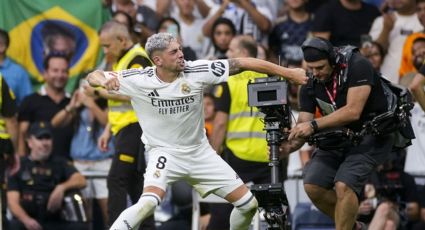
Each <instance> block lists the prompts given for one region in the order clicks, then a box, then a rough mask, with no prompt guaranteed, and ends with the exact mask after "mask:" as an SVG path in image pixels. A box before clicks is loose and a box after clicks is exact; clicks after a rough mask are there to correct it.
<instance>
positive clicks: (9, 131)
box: [0, 74, 18, 228]
mask: <svg viewBox="0 0 425 230" xmlns="http://www.w3.org/2000/svg"><path fill="white" fill-rule="evenodd" d="M0 93H1V95H0V186H1V187H0V191H1V199H2V200H1V202H2V204H3V205H2V210H1V218H2V220H3V221H2V222H3V223H5V222H6V218H5V217H6V207H7V206H6V192H5V191H6V185H5V173H6V168H7V166H9V167H11V166H13V165H14V164H15V156H14V154H15V149H16V146H17V140H18V121H17V118H16V113H17V108H16V103H15V95H14V94H13V92H12V90H10V89H9V86H8V85H7V84H6V81H5V80H4V78H3V76H2V75H1V74H0ZM2 222H0V224H1V223H2ZM1 227H2V226H1V225H0V228H1Z"/></svg>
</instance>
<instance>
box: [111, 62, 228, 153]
mask: <svg viewBox="0 0 425 230" xmlns="http://www.w3.org/2000/svg"><path fill="white" fill-rule="evenodd" d="M105 73H106V75H107V77H109V75H115V76H116V75H118V79H119V82H120V89H119V91H118V93H119V94H123V95H127V96H129V97H131V104H132V105H133V108H134V110H135V111H136V114H137V117H138V119H139V123H140V126H141V127H142V130H143V135H142V141H143V143H145V145H148V146H150V147H156V146H161V147H171V148H188V147H192V146H195V145H200V144H201V143H202V142H203V141H207V137H206V134H205V129H204V116H203V111H204V110H203V89H204V88H205V86H207V85H211V84H217V83H220V82H223V81H226V80H227V78H228V77H229V64H228V61H227V60H216V61H207V60H198V61H193V62H191V61H186V66H185V68H184V71H183V72H182V73H180V74H179V76H178V77H177V79H176V80H175V81H173V82H171V83H168V82H163V81H161V80H160V79H159V78H158V76H157V75H156V67H155V66H154V67H147V68H145V69H129V70H123V71H119V72H115V73H114V72H105Z"/></svg>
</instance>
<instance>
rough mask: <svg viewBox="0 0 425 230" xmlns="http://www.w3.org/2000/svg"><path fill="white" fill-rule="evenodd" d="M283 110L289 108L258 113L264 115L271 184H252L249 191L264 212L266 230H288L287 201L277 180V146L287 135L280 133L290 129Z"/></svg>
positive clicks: (282, 187) (282, 185)
mask: <svg viewBox="0 0 425 230" xmlns="http://www.w3.org/2000/svg"><path fill="white" fill-rule="evenodd" d="M282 110H283V111H282ZM285 110H289V107H287V106H283V107H280V106H279V108H278V109H276V108H260V111H261V112H263V113H265V114H266V116H265V118H264V125H265V127H264V130H266V139H267V144H268V146H269V147H270V157H269V159H270V161H269V166H270V170H271V183H270V184H254V185H252V186H251V191H252V193H253V194H254V195H255V198H257V200H258V205H259V209H260V210H264V211H265V213H264V218H265V220H266V222H267V224H268V227H267V229H268V230H289V229H290V225H289V221H288V213H287V210H288V207H289V205H288V199H287V197H286V193H285V188H284V184H283V183H282V182H280V178H279V177H280V176H279V175H280V172H281V167H280V161H279V146H280V144H281V142H282V140H284V139H286V138H287V134H285V133H283V132H282V128H284V127H290V117H283V119H282V114H288V116H289V114H290V113H289V112H288V111H285ZM282 120H283V121H284V122H282ZM285 121H287V122H285ZM282 123H283V124H282Z"/></svg>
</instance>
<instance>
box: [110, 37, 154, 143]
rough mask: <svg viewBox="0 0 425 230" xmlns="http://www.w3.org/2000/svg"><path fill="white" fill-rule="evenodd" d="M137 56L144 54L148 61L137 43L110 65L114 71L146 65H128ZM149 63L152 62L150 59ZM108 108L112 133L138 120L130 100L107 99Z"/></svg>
mask: <svg viewBox="0 0 425 230" xmlns="http://www.w3.org/2000/svg"><path fill="white" fill-rule="evenodd" d="M137 56H144V57H146V59H148V60H149V61H150V59H149V57H148V55H147V53H146V51H145V49H143V47H141V46H140V45H139V44H136V45H134V46H133V47H132V48H131V49H130V50H128V51H127V53H125V54H124V56H123V57H122V58H121V59H120V60H119V61H118V62H116V63H115V64H114V65H113V66H112V69H113V70H114V71H118V70H126V69H131V68H140V67H146V66H142V65H141V64H132V65H131V66H129V65H130V64H131V62H132V61H133V59H134V58H135V57H137ZM150 63H151V64H152V62H151V61H150ZM108 108H109V112H108V119H109V123H110V124H111V131H112V133H113V134H114V135H116V134H117V133H118V132H119V131H120V130H121V129H122V128H124V127H125V126H127V125H129V124H131V123H135V122H137V121H138V120H137V116H136V113H135V112H134V110H133V107H132V106H131V103H130V102H122V101H115V100H108Z"/></svg>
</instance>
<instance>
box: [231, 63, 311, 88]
mask: <svg viewBox="0 0 425 230" xmlns="http://www.w3.org/2000/svg"><path fill="white" fill-rule="evenodd" d="M228 61H229V69H230V71H229V75H235V74H238V73H240V72H242V71H245V70H252V71H255V72H260V73H265V74H269V75H277V76H281V77H284V78H286V79H288V80H290V81H292V82H294V83H296V84H299V85H304V84H307V79H308V78H307V75H306V73H305V70H304V69H301V68H286V67H283V66H279V65H276V64H273V63H271V62H268V61H264V60H261V59H257V58H232V59H229V60H228Z"/></svg>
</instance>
